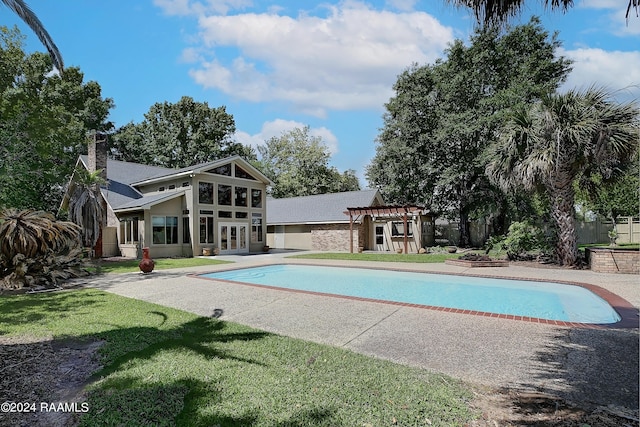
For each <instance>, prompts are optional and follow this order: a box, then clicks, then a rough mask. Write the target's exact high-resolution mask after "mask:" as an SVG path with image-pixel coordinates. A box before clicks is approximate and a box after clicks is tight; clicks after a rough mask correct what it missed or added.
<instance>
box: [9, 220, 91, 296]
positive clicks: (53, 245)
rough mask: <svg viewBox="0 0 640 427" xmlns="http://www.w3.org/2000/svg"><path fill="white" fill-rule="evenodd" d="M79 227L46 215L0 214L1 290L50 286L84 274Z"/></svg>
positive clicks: (85, 272)
mask: <svg viewBox="0 0 640 427" xmlns="http://www.w3.org/2000/svg"><path fill="white" fill-rule="evenodd" d="M79 236H80V228H79V227H78V226H77V225H75V224H73V223H71V222H66V221H57V220H56V219H55V217H54V216H53V215H52V214H50V213H47V212H43V211H33V210H23V211H18V210H15V209H10V210H4V211H2V213H0V288H7V289H18V288H23V287H30V288H34V287H44V288H47V287H53V286H57V285H58V284H59V283H60V281H61V280H65V279H68V278H70V277H79V276H83V275H87V274H88V272H87V270H86V269H85V268H84V260H83V259H82V256H81V254H82V246H81V243H80V239H79Z"/></svg>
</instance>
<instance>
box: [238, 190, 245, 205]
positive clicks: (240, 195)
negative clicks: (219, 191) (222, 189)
mask: <svg viewBox="0 0 640 427" xmlns="http://www.w3.org/2000/svg"><path fill="white" fill-rule="evenodd" d="M236 206H247V187H236Z"/></svg>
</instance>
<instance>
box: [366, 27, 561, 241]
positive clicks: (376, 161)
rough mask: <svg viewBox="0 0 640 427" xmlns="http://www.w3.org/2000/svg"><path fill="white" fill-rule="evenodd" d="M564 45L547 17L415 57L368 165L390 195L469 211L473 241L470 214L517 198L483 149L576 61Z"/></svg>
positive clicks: (461, 213)
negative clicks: (491, 169)
mask: <svg viewBox="0 0 640 427" xmlns="http://www.w3.org/2000/svg"><path fill="white" fill-rule="evenodd" d="M559 46H560V42H559V41H558V40H557V38H556V35H549V33H548V32H547V31H545V30H544V29H543V28H542V26H541V25H540V21H539V19H537V18H532V20H531V21H530V22H529V23H528V24H527V25H521V26H517V27H514V28H512V29H509V31H507V32H506V33H504V34H503V33H501V32H500V31H499V30H498V29H497V28H479V29H477V30H476V32H475V33H474V35H473V36H472V37H471V43H470V45H469V46H466V45H465V44H464V43H463V42H462V41H461V40H456V41H455V42H454V43H453V44H452V45H451V46H450V47H449V48H448V49H447V51H446V52H445V53H446V58H444V59H440V60H438V61H436V63H435V64H429V65H422V66H418V65H413V66H412V67H410V68H409V69H407V70H406V71H405V72H403V73H402V74H401V75H400V76H399V77H398V81H397V82H396V84H395V85H394V90H395V96H394V97H393V98H391V100H390V101H389V102H388V103H387V104H386V110H387V111H386V113H385V114H384V127H383V128H382V130H381V133H380V134H379V136H378V138H377V141H376V143H377V146H376V154H375V156H374V158H373V160H372V162H371V164H370V165H369V166H368V167H367V172H366V174H367V179H368V180H369V183H370V185H371V186H375V187H378V188H380V190H381V192H382V194H383V196H384V198H385V200H386V201H387V202H391V203H400V204H421V205H425V206H427V207H429V208H430V209H431V210H432V211H434V212H435V213H438V214H443V215H446V216H448V217H450V218H455V219H457V220H459V224H460V236H461V245H462V246H466V245H468V244H469V243H470V230H469V228H468V220H469V218H470V216H472V215H474V214H477V215H480V214H487V213H488V211H489V210H492V211H496V210H497V211H500V210H502V211H504V210H505V209H506V207H505V206H506V204H507V203H508V202H509V199H508V198H507V197H506V196H505V195H504V194H503V192H502V191H500V190H499V189H498V188H497V187H496V186H495V185H493V184H492V183H491V182H490V181H489V180H488V178H487V176H486V174H485V165H484V163H483V161H482V157H481V153H482V152H483V151H484V149H485V148H486V147H487V146H488V145H489V144H490V143H491V142H492V141H494V140H495V139H496V137H497V134H498V130H499V129H500V126H501V124H502V122H503V120H504V117H505V115H506V114H507V112H508V111H509V109H510V108H512V107H513V106H515V105H523V104H526V103H527V102H530V101H533V100H535V99H538V98H539V97H541V96H542V95H544V94H546V93H549V92H553V91H554V90H555V89H556V88H557V86H558V85H559V84H560V83H561V82H562V81H563V80H564V78H565V77H566V75H567V73H568V72H569V70H570V62H569V61H568V60H566V59H564V58H563V57H559V56H556V49H557V48H558V47H559Z"/></svg>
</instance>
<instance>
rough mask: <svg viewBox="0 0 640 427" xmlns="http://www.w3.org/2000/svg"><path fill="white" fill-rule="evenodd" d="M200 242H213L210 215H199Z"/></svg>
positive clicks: (211, 218)
mask: <svg viewBox="0 0 640 427" xmlns="http://www.w3.org/2000/svg"><path fill="white" fill-rule="evenodd" d="M200 243H214V241H213V217H212V216H201V217H200Z"/></svg>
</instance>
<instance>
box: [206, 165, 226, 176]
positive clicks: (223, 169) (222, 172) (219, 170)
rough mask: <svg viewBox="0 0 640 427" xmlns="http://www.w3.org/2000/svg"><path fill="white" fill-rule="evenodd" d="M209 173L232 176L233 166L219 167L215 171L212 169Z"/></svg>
mask: <svg viewBox="0 0 640 427" xmlns="http://www.w3.org/2000/svg"><path fill="white" fill-rule="evenodd" d="M209 172H211V173H215V174H216V175H225V176H231V165H229V164H227V165H222V166H218V167H217V168H215V169H211V170H210V171H209Z"/></svg>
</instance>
